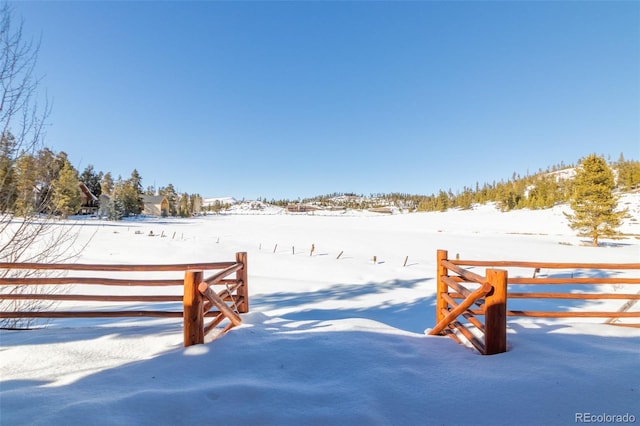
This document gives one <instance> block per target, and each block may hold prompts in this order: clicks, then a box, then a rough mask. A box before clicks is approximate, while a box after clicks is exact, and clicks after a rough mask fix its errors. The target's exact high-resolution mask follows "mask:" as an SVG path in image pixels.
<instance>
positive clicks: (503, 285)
mask: <svg viewBox="0 0 640 426" xmlns="http://www.w3.org/2000/svg"><path fill="white" fill-rule="evenodd" d="M487 281H489V283H490V284H491V286H492V287H493V290H491V292H490V293H489V294H487V296H486V297H485V303H484V310H485V313H484V315H485V317H484V324H485V334H484V346H485V355H494V354H499V353H502V352H506V351H507V271H505V270H502V269H487Z"/></svg>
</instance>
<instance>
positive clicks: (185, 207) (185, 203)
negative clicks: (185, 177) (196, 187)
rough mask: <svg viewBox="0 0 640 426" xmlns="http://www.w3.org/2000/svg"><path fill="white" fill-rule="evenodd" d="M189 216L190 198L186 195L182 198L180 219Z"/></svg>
mask: <svg viewBox="0 0 640 426" xmlns="http://www.w3.org/2000/svg"><path fill="white" fill-rule="evenodd" d="M189 215H190V212H189V196H188V195H187V194H186V193H184V194H182V196H181V197H180V217H188V216H189Z"/></svg>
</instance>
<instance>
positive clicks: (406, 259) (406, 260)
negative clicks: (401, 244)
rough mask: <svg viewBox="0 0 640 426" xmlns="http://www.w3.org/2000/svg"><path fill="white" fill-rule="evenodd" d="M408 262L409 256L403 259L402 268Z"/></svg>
mask: <svg viewBox="0 0 640 426" xmlns="http://www.w3.org/2000/svg"><path fill="white" fill-rule="evenodd" d="M408 261H409V256H407V257H405V258H404V265H402V266H403V267H405V266H407V262H408Z"/></svg>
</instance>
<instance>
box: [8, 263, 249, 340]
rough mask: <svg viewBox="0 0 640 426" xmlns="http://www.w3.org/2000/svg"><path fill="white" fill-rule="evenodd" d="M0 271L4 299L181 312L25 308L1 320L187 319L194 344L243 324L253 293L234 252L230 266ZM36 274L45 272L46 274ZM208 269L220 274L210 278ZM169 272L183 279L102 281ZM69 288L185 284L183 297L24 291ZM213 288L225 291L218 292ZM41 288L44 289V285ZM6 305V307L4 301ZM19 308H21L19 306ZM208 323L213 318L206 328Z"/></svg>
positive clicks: (29, 266) (13, 266)
mask: <svg viewBox="0 0 640 426" xmlns="http://www.w3.org/2000/svg"><path fill="white" fill-rule="evenodd" d="M7 270H21V271H22V273H21V274H20V275H21V276H20V277H17V278H16V277H8V278H7V277H6V276H8V275H11V274H10V273H6V271H7ZM0 271H5V274H3V275H2V276H3V277H4V278H0V288H2V289H3V291H2V293H1V294H0V301H2V302H6V301H29V300H30V301H55V302H64V301H82V302H120V303H122V302H144V303H167V302H175V303H177V302H181V304H182V306H181V308H178V309H165V310H126V309H119V310H71V311H58V310H46V311H43V310H39V309H34V310H31V309H29V310H24V311H20V310H19V308H18V309H17V310H16V309H13V310H4V311H0V318H118V317H164V318H180V317H182V318H183V321H184V345H185V346H191V345H196V344H201V343H204V337H205V336H206V335H207V334H208V333H209V332H211V331H213V330H214V329H215V328H216V327H217V326H218V325H220V324H221V323H222V322H223V321H224V320H225V319H227V320H229V324H228V325H227V326H226V327H224V328H223V329H222V332H223V333H224V332H226V331H228V330H229V329H230V328H232V327H233V326H236V325H238V324H240V322H241V321H242V320H241V318H240V316H239V314H242V313H246V312H249V292H248V278H247V277H248V275H247V254H246V253H244V252H242V253H236V259H235V261H232V262H212V263H192V264H175V265H105V264H70V263H65V264H40V263H0ZM33 271H44V273H43V274H42V275H43V276H37V275H38V274H33V273H32V272H33ZM51 271H58V272H61V273H63V274H66V275H68V273H69V272H71V271H74V272H76V271H83V272H84V271H89V273H88V274H87V275H92V276H63V277H51V276H48V275H50V273H51ZM205 271H217V272H215V273H213V275H210V276H208V277H205V276H204V272H205ZM104 272H109V273H113V274H116V273H120V272H129V273H145V272H146V273H153V274H154V275H158V274H161V275H165V276H166V275H167V274H166V273H169V272H173V273H174V275H175V273H176V272H184V278H183V279H174V278H161V279H158V278H145V279H131V278H112V277H109V278H104V277H99V276H96V275H99V274H100V273H104ZM68 285H90V286H94V285H95V286H128V287H146V288H149V287H164V288H166V287H176V286H181V287H182V289H183V291H182V294H172V295H166V294H153V295H149V294H144V295H141V294H135V295H112V294H70V293H55V292H46V291H44V292H43V291H41V292H34V291H31V292H23V291H22V290H23V289H24V288H25V286H26V287H27V288H32V287H33V286H51V287H60V286H68ZM215 287H218V288H220V287H222V289H221V290H219V291H217V292H216V291H214V288H215ZM41 288H42V287H41ZM16 289H21V290H20V291H15V290H16ZM3 306H6V303H3ZM16 306H19V305H16ZM205 319H210V320H211V321H210V322H209V323H208V324H205Z"/></svg>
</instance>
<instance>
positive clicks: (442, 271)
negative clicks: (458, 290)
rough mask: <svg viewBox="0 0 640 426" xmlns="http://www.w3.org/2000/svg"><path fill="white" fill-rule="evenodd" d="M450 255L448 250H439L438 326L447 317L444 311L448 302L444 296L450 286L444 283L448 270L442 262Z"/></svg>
mask: <svg viewBox="0 0 640 426" xmlns="http://www.w3.org/2000/svg"><path fill="white" fill-rule="evenodd" d="M448 255H449V253H448V252H447V250H438V255H437V260H436V274H437V275H438V277H437V289H436V324H438V323H439V322H440V321H441V320H442V319H443V318H444V316H445V314H444V312H443V310H444V309H446V308H447V305H448V304H447V301H446V300H444V298H443V297H442V295H443V294H444V293H447V292H448V290H449V286H448V285H447V284H446V283H445V282H444V281H443V279H442V277H444V276H446V275H447V268H445V267H444V266H442V261H443V260H447V256H448Z"/></svg>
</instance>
